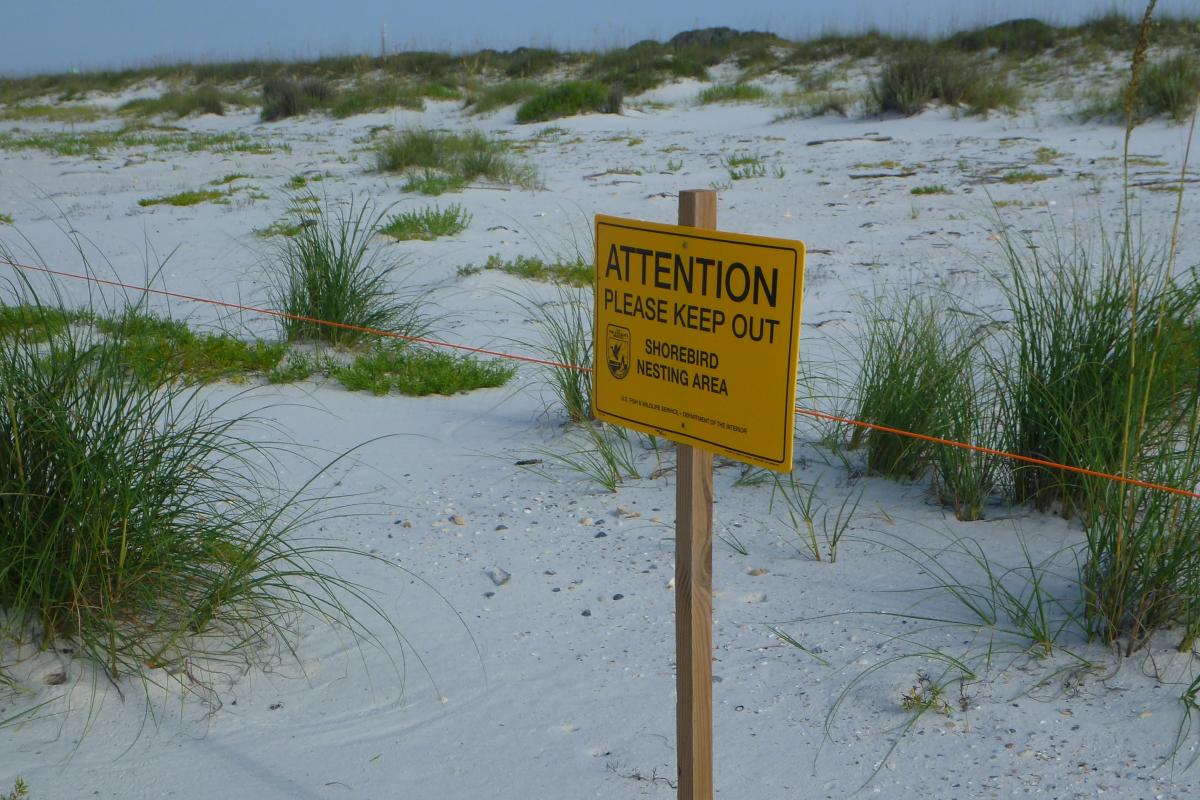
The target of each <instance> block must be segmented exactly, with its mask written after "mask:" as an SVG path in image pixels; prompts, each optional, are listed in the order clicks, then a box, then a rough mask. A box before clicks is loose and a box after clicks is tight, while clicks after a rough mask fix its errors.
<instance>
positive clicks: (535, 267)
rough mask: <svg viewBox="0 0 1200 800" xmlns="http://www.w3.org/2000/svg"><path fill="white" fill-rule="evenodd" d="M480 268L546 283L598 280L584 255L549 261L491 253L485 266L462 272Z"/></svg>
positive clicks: (535, 257) (532, 257)
mask: <svg viewBox="0 0 1200 800" xmlns="http://www.w3.org/2000/svg"><path fill="white" fill-rule="evenodd" d="M480 269H496V270H500V271H501V272H507V273H508V274H509V275H516V276H517V277H518V278H526V279H528V280H532V281H543V282H545V283H561V284H565V285H567V286H580V287H581V286H591V285H592V284H593V283H594V282H595V280H596V269H595V267H594V266H593V265H592V264H589V263H587V262H586V261H584V260H583V258H582V257H576V258H575V259H552V260H550V261H547V260H546V259H544V258H540V257H538V256H517V257H516V258H513V259H505V258H504V257H503V256H500V255H491V256H488V260H487V261H486V262H484V265H483V267H465V268H464V269H462V270H460V272H463V273H468V274H469V273H472V272H478V271H479V270H480Z"/></svg>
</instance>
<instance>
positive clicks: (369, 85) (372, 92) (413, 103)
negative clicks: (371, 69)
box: [329, 80, 425, 119]
mask: <svg viewBox="0 0 1200 800" xmlns="http://www.w3.org/2000/svg"><path fill="white" fill-rule="evenodd" d="M424 107H425V100H424V98H423V96H422V94H421V92H420V91H419V90H417V89H416V88H414V87H412V86H408V85H406V84H403V83H400V82H399V81H389V80H375V81H362V82H359V83H356V84H355V85H354V86H353V87H352V88H350V89H347V90H345V91H343V92H339V93H338V95H337V98H336V99H334V100H333V101H332V103H331V104H330V106H329V113H330V114H331V115H333V116H334V117H337V118H338V119H341V118H343V117H349V116H353V115H355V114H365V113H367V112H369V111H383V110H386V109H389V108H407V109H410V110H413V111H420V110H421V109H423V108H424Z"/></svg>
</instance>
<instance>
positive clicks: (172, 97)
mask: <svg viewBox="0 0 1200 800" xmlns="http://www.w3.org/2000/svg"><path fill="white" fill-rule="evenodd" d="M252 105H254V98H252V97H250V96H249V95H247V94H243V93H241V92H230V91H226V90H224V89H218V88H217V87H215V86H198V87H196V88H194V89H191V90H189V91H169V92H164V93H163V94H161V95H159V96H158V97H142V98H138V99H136V100H130V101H129V102H127V103H124V104H123V105H121V107H120V108H119V109H118V111H120V112H121V113H122V114H137V115H140V116H144V117H150V116H155V115H157V114H167V115H170V116H173V117H175V118H182V117H189V116H191V115H193V114H222V115H223V114H224V113H225V108H226V107H227V106H242V107H246V106H252Z"/></svg>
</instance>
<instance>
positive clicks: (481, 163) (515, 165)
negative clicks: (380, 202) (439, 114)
mask: <svg viewBox="0 0 1200 800" xmlns="http://www.w3.org/2000/svg"><path fill="white" fill-rule="evenodd" d="M376 166H377V168H378V169H379V170H381V171H384V172H406V173H408V174H409V182H410V183H409V186H406V189H407V190H409V191H413V190H416V191H423V193H425V194H440V193H441V192H442V191H449V190H453V189H461V188H462V187H463V186H464V185H466V184H467V183H469V182H470V181H473V180H478V179H480V178H484V179H487V180H492V181H496V182H497V183H504V184H509V185H515V186H520V187H522V188H526V189H533V188H536V187H537V185H538V176H537V172H536V170H534V169H533V167H532V166H530V165H529V164H527V163H523V162H519V161H517V160H515V159H514V158H513V157H512V156H510V155H509V154H508V145H507V144H505V143H504V142H501V141H498V140H495V139H490V138H488V137H487V135H485V134H484V133H482V132H480V131H469V132H467V133H461V134H459V133H448V132H445V131H435V130H430V129H427V128H408V129H406V130H403V131H401V132H400V133H398V134H397V135H396V136H393V137H391V138H390V139H387V140H386V141H384V142H382V143H381V144H380V146H379V150H378V151H377V152H376Z"/></svg>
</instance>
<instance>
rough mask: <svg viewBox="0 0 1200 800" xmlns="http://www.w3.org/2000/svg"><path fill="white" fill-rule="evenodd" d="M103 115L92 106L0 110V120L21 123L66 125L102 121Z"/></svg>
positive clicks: (39, 105)
mask: <svg viewBox="0 0 1200 800" xmlns="http://www.w3.org/2000/svg"><path fill="white" fill-rule="evenodd" d="M105 116H106V115H105V113H104V112H103V111H101V110H100V109H98V108H93V107H92V106H66V105H45V104H38V105H20V106H8V107H5V108H0V120H10V121H13V122H21V121H23V120H45V121H46V122H62V123H67V124H72V123H81V122H95V121H96V120H98V119H103V118H104V117H105Z"/></svg>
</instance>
